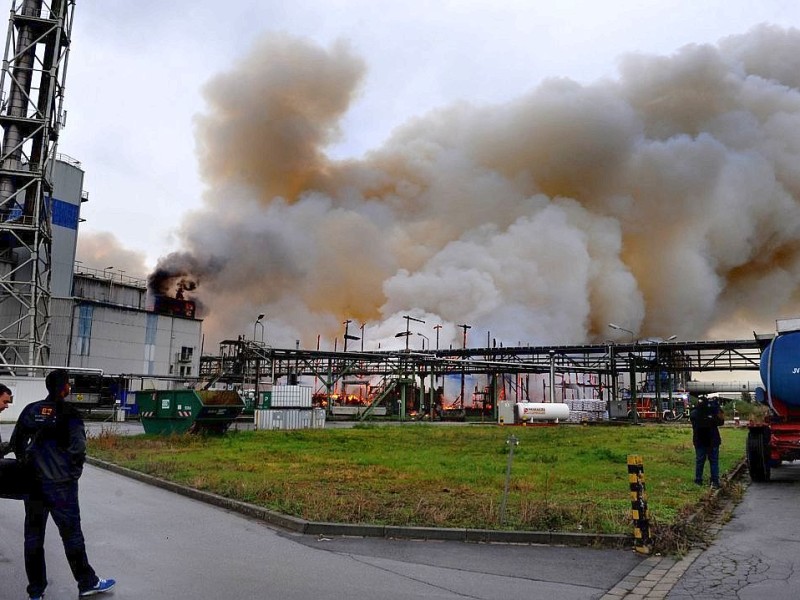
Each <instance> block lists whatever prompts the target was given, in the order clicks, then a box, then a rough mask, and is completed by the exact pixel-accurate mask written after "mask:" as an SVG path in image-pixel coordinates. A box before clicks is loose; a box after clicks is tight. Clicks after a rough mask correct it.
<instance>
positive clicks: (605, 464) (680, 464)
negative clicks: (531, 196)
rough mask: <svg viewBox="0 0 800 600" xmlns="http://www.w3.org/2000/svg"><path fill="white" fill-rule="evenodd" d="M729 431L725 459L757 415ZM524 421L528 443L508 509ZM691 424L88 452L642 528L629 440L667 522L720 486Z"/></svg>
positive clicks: (533, 519)
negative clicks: (698, 478) (709, 484)
mask: <svg viewBox="0 0 800 600" xmlns="http://www.w3.org/2000/svg"><path fill="white" fill-rule="evenodd" d="M721 433H722V438H723V444H722V447H721V449H720V470H721V472H723V473H724V472H726V471H728V470H729V469H731V468H732V467H733V466H735V465H736V464H737V463H738V462H739V461H740V460H741V459H742V458H743V455H744V448H745V439H746V436H747V429H746V428H744V427H742V428H733V427H724V428H722V429H721ZM512 434H513V435H515V436H516V437H517V438H518V439H519V445H518V446H516V447H515V449H514V456H513V466H512V470H511V484H510V490H509V497H508V503H507V508H506V519H505V522H504V523H501V522H500V517H499V513H500V510H499V508H500V505H501V503H502V499H503V488H504V484H505V476H506V468H507V464H508V452H509V445H508V444H507V443H506V441H507V439H508V438H509V436H511V435H512ZM691 438H692V433H691V428H690V427H689V426H687V425H675V424H670V425H656V424H653V425H650V424H647V425H641V426H627V425H623V426H599V425H598V426H579V425H561V426H534V427H506V428H503V427H498V426H482V425H459V426H437V425H430V424H409V425H406V426H376V425H366V426H357V427H355V428H353V429H307V430H298V431H248V432H230V433H228V434H226V435H225V436H222V437H210V436H192V435H183V436H168V437H157V436H148V435H140V436H116V435H112V434H103V435H100V436H98V437H96V438H93V439H91V440H90V443H89V453H90V455H91V456H94V457H96V458H100V459H103V460H107V461H110V462H114V463H116V464H119V465H123V466H126V467H129V468H132V469H135V470H138V471H142V472H144V473H149V474H151V475H156V476H159V477H162V478H165V479H169V480H172V481H175V482H179V483H182V484H185V485H188V486H192V487H195V488H198V489H202V490H207V491H211V492H215V493H217V494H221V495H224V496H228V497H230V498H235V499H237V500H243V501H246V502H251V503H254V504H258V505H261V506H265V507H268V508H271V509H274V510H277V511H280V512H283V513H286V514H289V515H294V516H297V517H301V518H304V519H308V520H312V521H329V522H340V523H374V524H385V525H416V526H436V527H470V528H482V529H502V528H508V529H521V530H560V531H584V532H597V533H626V534H629V533H631V532H632V526H631V516H630V492H629V484H628V474H627V462H626V459H627V456H628V455H629V454H636V455H640V456H641V457H642V459H643V463H644V474H645V483H646V488H647V498H648V506H649V516H650V519H651V527H653V528H654V529H655V530H657V529H658V527H659V526H670V525H672V524H674V523H676V522H678V521H680V520H681V519H682V517H683V516H685V514H686V512H687V511H688V510H689V509H690V508H691V507H692V506H694V505H695V504H696V503H697V502H698V501H699V500H700V499H701V498H702V497H703V496H704V495H706V494H707V493H708V490H707V488H706V487H703V488H700V487H698V486H696V485H694V483H693V482H692V481H693V477H694V449H693V447H692V439H691ZM707 477H708V467H706V478H707Z"/></svg>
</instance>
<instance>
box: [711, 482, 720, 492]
mask: <svg viewBox="0 0 800 600" xmlns="http://www.w3.org/2000/svg"><path fill="white" fill-rule="evenodd" d="M711 489H712V490H718V489H719V483H718V482H714V483H712V484H711Z"/></svg>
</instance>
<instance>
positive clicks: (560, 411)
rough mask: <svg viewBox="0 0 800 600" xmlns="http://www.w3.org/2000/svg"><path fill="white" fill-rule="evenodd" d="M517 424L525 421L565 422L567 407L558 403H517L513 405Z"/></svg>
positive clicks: (567, 415) (567, 412)
mask: <svg viewBox="0 0 800 600" xmlns="http://www.w3.org/2000/svg"><path fill="white" fill-rule="evenodd" d="M514 413H515V417H516V420H517V422H518V423H524V422H526V421H556V420H559V421H566V420H567V419H568V418H569V406H567V405H566V404H561V403H558V402H519V403H517V404H515V405H514Z"/></svg>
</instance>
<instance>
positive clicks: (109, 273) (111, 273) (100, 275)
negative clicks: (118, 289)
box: [75, 261, 147, 288]
mask: <svg viewBox="0 0 800 600" xmlns="http://www.w3.org/2000/svg"><path fill="white" fill-rule="evenodd" d="M75 273H76V274H77V275H88V276H89V277H94V278H95V279H102V280H104V281H110V282H111V283H112V284H114V283H120V284H122V285H130V286H133V287H138V288H146V287H147V279H143V278H141V277H131V276H130V275H125V273H124V272H123V271H115V270H114V269H94V268H92V267H85V266H83V264H81V262H80V261H75Z"/></svg>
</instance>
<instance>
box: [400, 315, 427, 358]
mask: <svg viewBox="0 0 800 600" xmlns="http://www.w3.org/2000/svg"><path fill="white" fill-rule="evenodd" d="M403 318H404V319H405V320H406V330H405V331H401V332H400V333H396V334H394V337H404V338H406V352H408V338H409V336H410V335H411V321H416V322H417V323H425V321H423V320H422V319H416V318H414V317H409V316H408V315H404V316H403Z"/></svg>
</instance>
